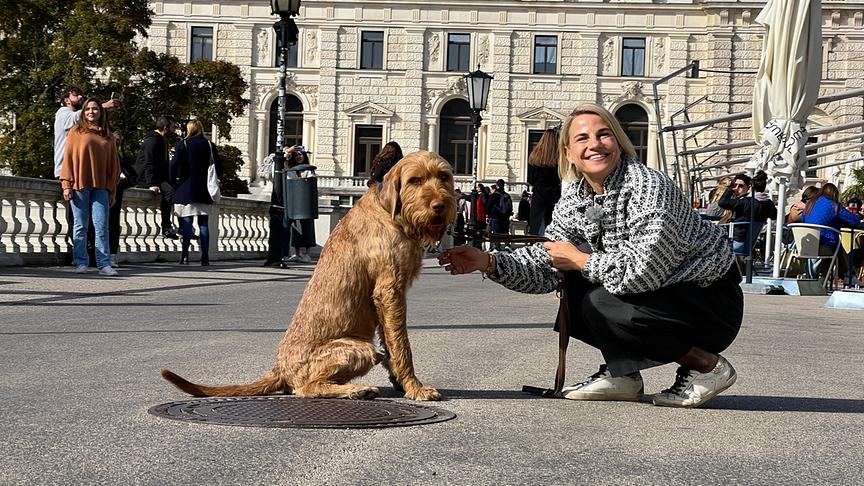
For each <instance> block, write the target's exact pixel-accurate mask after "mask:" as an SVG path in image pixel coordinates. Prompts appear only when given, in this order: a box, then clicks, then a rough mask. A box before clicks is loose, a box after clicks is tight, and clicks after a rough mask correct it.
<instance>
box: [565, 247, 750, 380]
mask: <svg viewBox="0 0 864 486" xmlns="http://www.w3.org/2000/svg"><path fill="white" fill-rule="evenodd" d="M740 282H741V274H740V273H739V272H738V267H737V266H736V265H734V264H733V265H732V266H731V267H730V268H729V271H728V272H726V274H725V275H724V276H723V277H721V278H720V279H718V280H717V281H716V282H714V283H712V284H711V285H709V286H708V287H700V286H699V285H697V284H695V283H691V282H685V283H678V284H673V285H669V286H667V287H663V288H660V289H658V290H653V291H650V292H643V293H638V294H624V295H613V294H610V293H609V291H607V290H606V289H605V288H604V287H603V286H601V285H598V284H594V283H591V282H589V281H588V280H587V279H586V278H585V277H583V276H582V273H581V272H578V271H572V272H565V291H566V292H567V299H568V301H567V302H568V305H569V309H570V321H569V327H568V330H569V334H570V337H571V338H575V339H578V340H580V341H582V342H584V343H586V344H588V345H590V346H593V347H595V348H597V349H599V350H600V352H602V353H603V358H604V359H605V360H606V366H607V367H608V369H609V372H610V373H611V374H612V376H624V375H627V374H630V373H633V372H636V371H639V370H643V369H646V368H651V367H653V366H659V365H663V364H666V363H671V362H673V361H675V360H677V359H679V358H681V357H682V356H684V355H685V354H687V352H688V351H690V349H691V348H693V347H694V346H695V347H697V348H701V349H703V350H705V351H708V352H711V353H719V352H721V351H723V350H725V349H726V348H728V347H729V345H730V344H732V341H734V340H735V337H736V336H737V335H738V330H739V329H740V328H741V320H742V317H743V315H744V297H743V295H742V293H741V288H740V286H739V284H740ZM557 329H558V323H556V324H555V330H556V331H557Z"/></svg>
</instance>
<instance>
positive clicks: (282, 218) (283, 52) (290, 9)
mask: <svg viewBox="0 0 864 486" xmlns="http://www.w3.org/2000/svg"><path fill="white" fill-rule="evenodd" d="M270 10H271V12H270V13H272V14H273V15H278V16H279V21H278V22H276V23H275V24H273V29H274V30H275V31H276V35H278V36H279V41H280V44H281V46H280V50H279V52H277V55H278V56H279V118H278V119H277V120H276V153H275V154H274V156H273V193H272V194H271V196H270V205H271V206H270V240H269V245H268V246H269V248H268V252H267V263H268V264H274V263H278V262H279V261H281V260H282V256H283V254H282V248H283V246H284V243H283V241H282V236H283V234H286V233H287V229H288V214H287V213H286V212H285V201H286V200H287V197H286V196H287V195H286V194H285V188H286V185H285V154H284V153H283V152H282V145H283V144H284V143H285V74H286V68H287V62H288V49H289V47H290V46H291V45H292V44H296V43H297V35H298V34H299V29H297V24H295V23H294V19H292V18H291V17H293V16H295V15H297V14H299V13H300V0H270Z"/></svg>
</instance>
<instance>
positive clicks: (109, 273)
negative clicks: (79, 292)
mask: <svg viewBox="0 0 864 486" xmlns="http://www.w3.org/2000/svg"><path fill="white" fill-rule="evenodd" d="M99 275H104V276H106V277H116V276H118V275H119V273H117V270H114V269H113V268H111V265H105V266H104V267H102V268H100V269H99Z"/></svg>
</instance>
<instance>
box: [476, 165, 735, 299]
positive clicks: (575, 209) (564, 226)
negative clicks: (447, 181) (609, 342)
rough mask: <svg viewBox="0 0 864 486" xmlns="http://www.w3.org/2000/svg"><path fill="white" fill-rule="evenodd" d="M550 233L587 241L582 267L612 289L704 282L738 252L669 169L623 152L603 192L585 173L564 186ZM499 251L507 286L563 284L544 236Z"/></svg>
mask: <svg viewBox="0 0 864 486" xmlns="http://www.w3.org/2000/svg"><path fill="white" fill-rule="evenodd" d="M595 207H596V209H595ZM599 209H602V216H601V215H600V212H599ZM546 237H547V238H549V239H551V240H556V241H569V242H571V243H573V244H575V245H578V244H580V243H585V242H587V244H588V245H589V246H590V248H591V255H590V256H589V258H588V263H587V264H586V265H585V268H584V270H583V272H582V274H583V275H584V276H585V277H586V278H587V279H588V280H589V281H591V282H596V283H600V284H602V285H603V286H604V287H605V288H606V289H607V290H608V291H609V292H610V293H612V294H630V293H639V292H647V291H651V290H656V289H659V288H661V287H665V286H668V285H671V284H674V283H679V282H695V283H697V284H698V285H700V286H703V287H705V286H708V285H710V284H711V283H713V282H714V281H716V280H717V279H719V278H720V277H722V276H723V275H724V274H725V273H726V272H727V271H728V270H729V267H730V266H731V265H732V262H733V260H734V256H733V255H732V244H731V242H730V241H729V239H728V238H726V235H725V232H724V231H722V230H721V229H720V228H718V227H717V226H716V225H714V224H712V223H710V222H708V221H704V220H702V218H700V217H699V214H698V213H697V212H696V211H695V210H694V209H693V208H692V207H691V206H690V204H689V203H688V202H687V199H686V198H685V197H684V194H682V193H681V191H680V190H679V189H678V188H677V187H676V186H675V185H674V184H673V183H672V181H671V180H670V179H669V178H668V177H667V176H666V175H665V174H662V173H660V172H658V171H656V170H653V169H649V168H648V167H646V166H645V165H644V164H642V163H640V162H639V161H637V160H628V159H622V161H621V163H620V164H618V167H617V168H616V169H615V171H614V172H612V174H610V175H609V176H608V177H607V178H606V181H605V182H604V194H603V195H601V196H597V195H595V194H594V191H593V190H592V189H591V187H590V186H589V185H588V183H587V182H586V181H585V180H584V179H582V180H581V181H579V182H576V183H571V184H569V185H568V186H566V187H565V189H564V191H563V194H562V195H561V199H560V200H559V201H558V204H556V205H555V210H554V212H553V213H552V223H550V224H549V227H548V228H547V229H546ZM496 258H497V272H496V275H493V276H491V277H490V278H492V280H494V281H496V282H498V283H500V284H501V285H503V286H505V287H507V288H509V289H512V290H516V291H518V292H524V293H536V294H540V293H547V292H552V291H554V290H556V289H557V287H558V280H559V278H558V271H557V270H556V269H555V268H553V267H552V265H551V261H550V259H549V256H548V255H547V254H546V251H545V250H544V249H543V246H542V244H535V245H531V246H526V247H523V248H519V249H517V250H515V251H513V252H512V253H498V254H497V255H496Z"/></svg>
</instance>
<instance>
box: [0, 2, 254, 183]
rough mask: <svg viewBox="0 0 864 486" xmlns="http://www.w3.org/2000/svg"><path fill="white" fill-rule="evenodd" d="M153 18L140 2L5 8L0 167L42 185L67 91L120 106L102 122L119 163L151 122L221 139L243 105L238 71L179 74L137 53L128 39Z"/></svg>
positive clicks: (185, 67) (159, 57)
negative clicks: (72, 88)
mask: <svg viewBox="0 0 864 486" xmlns="http://www.w3.org/2000/svg"><path fill="white" fill-rule="evenodd" d="M152 14H153V12H152V11H151V10H150V9H149V6H148V1H147V0H18V1H16V2H11V4H10V3H8V2H7V8H6V9H5V11H4V12H3V15H2V16H0V113H5V114H6V116H5V118H3V117H0V167H6V168H9V169H10V170H11V171H12V173H13V174H15V175H20V176H27V177H44V178H50V177H51V174H52V172H53V168H52V167H53V162H52V157H53V152H52V150H53V149H52V147H53V133H52V132H53V121H54V114H55V113H56V112H57V109H58V108H59V107H60V101H61V100H60V96H61V93H62V91H63V89H64V88H65V87H66V86H68V85H78V86H80V87H81V88H82V89H84V91H85V93H87V94H88V95H90V96H95V97H96V98H99V99H100V100H103V101H104V100H106V99H108V97H109V96H110V94H111V93H115V95H116V96H117V97H118V98H119V99H120V101H121V108H119V109H117V110H114V111H112V112H110V120H111V126H112V129H114V130H116V131H118V132H120V133H121V137H122V138H121V150H120V153H121V156H122V157H123V158H124V160H127V161H130V160H132V159H134V157H135V153H136V152H137V149H138V145H139V144H140V142H141V140H142V139H143V136H144V133H145V132H146V131H147V130H151V129H153V127H154V123H155V121H156V119H157V118H158V117H159V116H160V115H170V116H172V117H174V119H176V120H178V121H183V120H188V119H189V118H191V117H194V118H197V119H199V120H201V122H202V123H203V124H204V126H210V125H215V126H216V127H217V128H218V131H219V135H220V138H223V139H226V140H228V139H230V130H231V123H230V122H231V119H232V118H233V117H236V116H240V115H242V114H243V111H244V109H245V107H246V105H247V104H248V103H249V101H248V100H247V99H244V98H243V93H244V92H245V91H246V89H247V87H248V86H247V84H246V82H245V81H244V80H243V78H242V76H241V73H240V69H239V68H238V67H237V66H236V65H233V64H231V63H229V62H225V61H203V60H202V61H197V62H195V63H192V64H184V63H182V62H180V60H179V59H177V58H176V57H174V56H171V55H168V54H159V53H155V52H152V51H150V50H148V49H146V48H144V49H141V48H139V47H138V46H137V44H136V43H135V39H136V38H140V37H145V36H146V35H147V28H148V27H149V25H150V20H151V16H152ZM241 163H242V161H241ZM233 175H234V177H235V178H236V171H235V173H234V174H233ZM241 182H242V181H241ZM238 190H240V191H241V192H248V189H246V191H243V188H242V187H238Z"/></svg>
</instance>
